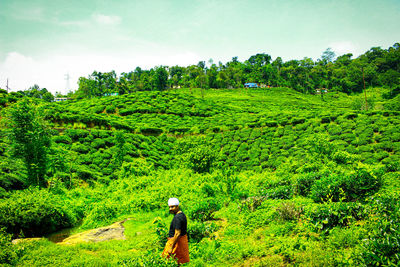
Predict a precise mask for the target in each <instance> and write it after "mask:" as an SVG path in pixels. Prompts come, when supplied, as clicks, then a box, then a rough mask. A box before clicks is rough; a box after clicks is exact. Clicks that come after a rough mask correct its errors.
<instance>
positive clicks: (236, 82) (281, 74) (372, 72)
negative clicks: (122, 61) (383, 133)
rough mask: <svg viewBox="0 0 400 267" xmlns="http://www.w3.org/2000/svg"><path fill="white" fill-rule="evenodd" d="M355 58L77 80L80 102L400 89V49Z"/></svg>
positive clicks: (257, 60)
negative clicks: (189, 92) (202, 93)
mask: <svg viewBox="0 0 400 267" xmlns="http://www.w3.org/2000/svg"><path fill="white" fill-rule="evenodd" d="M352 57H353V55H352V54H345V55H342V56H339V57H336V56H335V53H334V51H332V50H331V49H330V48H328V49H327V50H326V51H324V52H323V54H322V55H321V58H319V59H318V60H316V61H314V60H313V59H311V58H308V57H305V58H303V59H301V60H289V61H286V62H284V61H283V60H282V58H281V57H277V58H276V59H275V60H272V57H271V56H270V55H269V54H266V53H259V54H256V55H252V56H251V57H250V58H249V59H247V60H245V61H244V62H240V61H238V58H237V57H233V58H232V60H231V61H229V62H227V63H226V64H223V63H222V62H219V63H218V64H215V63H214V62H213V60H212V59H210V60H209V61H208V62H207V63H208V64H206V62H205V61H200V62H198V63H197V64H196V65H190V66H187V67H181V66H172V67H169V66H157V67H154V68H151V69H149V70H144V69H141V68H140V67H136V68H135V70H134V71H131V72H128V73H126V72H123V73H121V75H120V76H119V77H118V76H117V74H116V73H115V71H111V72H97V71H94V72H93V73H92V74H90V75H89V76H88V77H80V78H79V82H78V83H79V89H78V90H77V92H76V96H78V97H94V96H103V95H106V94H110V93H118V94H126V93H130V92H133V91H137V90H140V91H142V90H144V91H146V90H165V89H168V88H180V87H184V88H203V89H208V88H215V89H218V88H241V87H243V84H244V83H246V82H253V83H258V84H263V85H265V86H271V87H290V88H293V89H295V90H297V91H299V92H303V93H313V92H315V90H316V89H320V88H326V89H329V90H335V91H340V92H344V93H353V92H360V91H362V89H363V88H364V82H365V85H366V87H378V86H384V87H389V88H393V87H396V86H399V84H400V44H399V43H395V44H394V45H393V46H391V47H389V48H388V49H382V48H380V47H372V48H371V49H370V50H368V51H367V52H366V53H364V54H362V55H360V56H359V57H357V58H354V59H353V58H352Z"/></svg>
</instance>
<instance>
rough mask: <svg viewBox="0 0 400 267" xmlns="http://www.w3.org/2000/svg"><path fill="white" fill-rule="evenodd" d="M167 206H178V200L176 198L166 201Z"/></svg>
mask: <svg viewBox="0 0 400 267" xmlns="http://www.w3.org/2000/svg"><path fill="white" fill-rule="evenodd" d="M168 206H179V200H178V199H177V198H176V197H172V198H170V199H168Z"/></svg>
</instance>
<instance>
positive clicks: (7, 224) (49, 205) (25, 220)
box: [0, 188, 77, 237]
mask: <svg viewBox="0 0 400 267" xmlns="http://www.w3.org/2000/svg"><path fill="white" fill-rule="evenodd" d="M64 205H65V202H64V201H63V200H62V199H61V198H60V197H59V196H57V195H53V194H52V193H49V192H48V191H45V190H39V189H33V188H32V189H27V190H25V191H19V192H16V193H14V194H12V195H11V196H10V197H9V198H6V199H4V200H3V201H2V202H1V203H0V211H1V212H0V214H1V216H0V226H1V227H4V228H5V229H6V231H7V232H8V233H12V234H13V235H14V236H17V235H20V234H22V235H23V236H25V237H31V236H37V235H43V234H46V233H51V232H54V231H56V230H59V229H62V228H66V227H69V226H71V225H73V224H74V223H75V222H76V220H77V217H76V215H75V214H74V211H73V210H71V209H68V207H67V206H64Z"/></svg>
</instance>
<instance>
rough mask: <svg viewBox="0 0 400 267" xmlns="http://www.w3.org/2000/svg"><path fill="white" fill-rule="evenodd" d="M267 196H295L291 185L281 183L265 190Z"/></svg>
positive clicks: (283, 197) (276, 197)
mask: <svg viewBox="0 0 400 267" xmlns="http://www.w3.org/2000/svg"><path fill="white" fill-rule="evenodd" d="M264 194H265V197H266V198H268V199H290V198H292V197H293V188H292V186H291V185H280V186H276V187H273V188H269V189H266V190H264Z"/></svg>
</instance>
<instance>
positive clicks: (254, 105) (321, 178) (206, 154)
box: [0, 88, 400, 266]
mask: <svg viewBox="0 0 400 267" xmlns="http://www.w3.org/2000/svg"><path fill="white" fill-rule="evenodd" d="M361 97H362V96H357V95H356V96H346V95H342V94H336V93H329V94H326V95H325V96H324V98H323V99H322V97H321V96H318V95H316V96H312V95H303V94H300V93H298V92H295V91H293V90H290V89H286V88H272V89H268V90H248V91H246V90H243V89H240V90H213V91H211V90H210V91H206V92H205V94H204V95H202V92H201V91H196V90H194V91H193V92H192V94H190V93H189V91H188V90H178V91H174V92H172V91H168V92H137V93H134V94H131V95H126V96H114V97H103V98H96V99H83V100H74V101H70V102H63V103H51V104H41V105H40V109H41V110H42V112H43V114H44V116H45V118H46V119H47V120H48V122H49V125H50V127H51V128H52V130H53V131H52V141H53V145H52V147H53V148H52V151H50V157H51V160H52V162H53V163H56V164H53V165H54V168H53V169H50V170H49V173H48V175H49V185H50V187H49V188H48V189H42V190H39V189H27V190H20V191H12V189H17V188H21V187H24V185H23V182H24V175H25V170H24V169H23V168H22V166H21V165H20V164H19V162H18V161H17V160H15V159H13V158H12V157H10V155H9V152H8V150H7V148H8V146H9V145H8V144H7V143H6V142H5V141H4V142H3V143H1V146H0V147H1V150H0V152H1V153H0V157H1V162H2V163H1V165H0V172H1V173H2V176H1V179H0V186H1V187H2V188H4V189H3V191H2V192H3V193H2V194H3V197H2V199H1V200H0V210H1V214H4V215H1V216H0V225H1V226H2V227H5V230H6V231H8V232H9V233H11V234H14V235H18V234H19V233H20V232H21V231H22V232H23V233H24V234H25V236H37V235H43V234H46V233H48V232H50V231H54V230H56V229H61V228H65V227H70V226H76V225H78V223H77V222H78V221H81V220H82V224H81V225H80V226H79V227H78V228H76V229H75V230H74V231H76V232H79V231H83V230H84V229H91V228H95V227H98V226H104V225H107V224H109V223H112V222H116V221H119V220H122V219H124V218H128V217H129V218H136V219H135V220H132V221H128V222H127V223H126V225H125V226H126V231H127V233H126V234H127V240H124V241H111V242H105V243H96V244H82V245H79V246H75V247H71V248H68V249H66V248H64V247H61V246H58V245H56V244H53V243H50V242H49V241H46V240H43V241H39V242H37V243H33V244H31V245H29V246H28V249H26V250H24V251H23V252H18V253H19V254H18V256H17V255H16V254H13V253H14V252H13V251H15V249H17V250H18V249H19V248H20V247H19V246H17V247H13V248H10V247H7V250H4V251H6V252H5V253H6V254H5V255H8V256H7V257H8V258H9V259H10V261H12V260H13V261H14V263H18V264H22V265H24V264H32V265H43V264H46V262H48V261H50V262H52V263H53V264H54V263H56V262H60V263H63V264H70V265H81V264H86V265H88V264H95V265H96V264H99V265H101V264H104V263H108V264H110V265H123V264H125V265H135V264H137V265H141V264H154V265H158V264H164V263H163V262H162V260H161V259H160V258H159V253H160V252H159V249H160V248H161V247H162V245H163V242H165V231H166V230H167V225H168V223H169V220H170V219H171V218H170V217H168V214H167V212H166V200H167V199H168V198H169V197H172V196H176V197H178V198H179V199H180V200H181V202H182V205H183V207H182V208H183V210H184V212H185V213H186V214H187V215H188V218H189V236H190V248H191V249H190V250H191V261H192V263H191V265H193V266H199V265H200V266H201V265H209V266H218V265H227V264H228V265H243V266H257V265H258V266H266V265H267V266H268V265H270V266H277V265H290V264H298V265H310V264H311V265H342V264H350V265H353V264H376V263H377V262H380V263H381V264H387V263H388V262H389V261H392V262H396V255H398V253H399V247H398V243H396V242H397V241H396V240H399V235H398V231H397V230H396V229H398V222H399V218H400V216H399V214H398V210H399V209H398V208H399V206H398V205H399V204H398V203H397V201H396V199H397V198H398V196H399V188H400V187H399V185H400V179H399V178H400V175H399V164H398V162H399V160H400V127H399V125H400V124H399V122H400V121H399V120H400V119H399V116H398V115H399V113H398V112H397V111H390V110H384V109H383V107H384V105H385V103H386V102H385V101H384V100H383V99H381V98H380V96H379V94H378V93H377V92H376V91H370V92H369V95H368V98H375V109H372V110H371V109H370V110H369V111H362V110H359V103H360V99H362V98H361ZM2 136H5V132H4V131H3V132H2ZM3 140H5V139H3ZM45 211H46V212H45ZM27 214H30V215H29V216H28V215H27ZM50 214H53V215H50ZM49 218H52V219H51V220H49ZM44 225H46V227H45V228H43V227H41V226H44ZM396 227H397V228H396ZM395 230H396V231H395ZM382 233H386V235H389V236H390V238H391V239H390V241H389V243H385V242H386V241H384V240H383V239H382V238H381V236H382ZM363 240H364V241H363ZM4 244H6V243H4ZM396 244H397V245H396ZM4 246H6V245H4ZM383 246H385V249H383V250H382V247H383ZM7 253H8V254H7ZM49 255H51V256H49ZM81 255H84V257H82V256H81ZM376 255H378V258H379V260H378V259H377V258H376V257H375V256H376ZM48 257H50V258H48Z"/></svg>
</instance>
